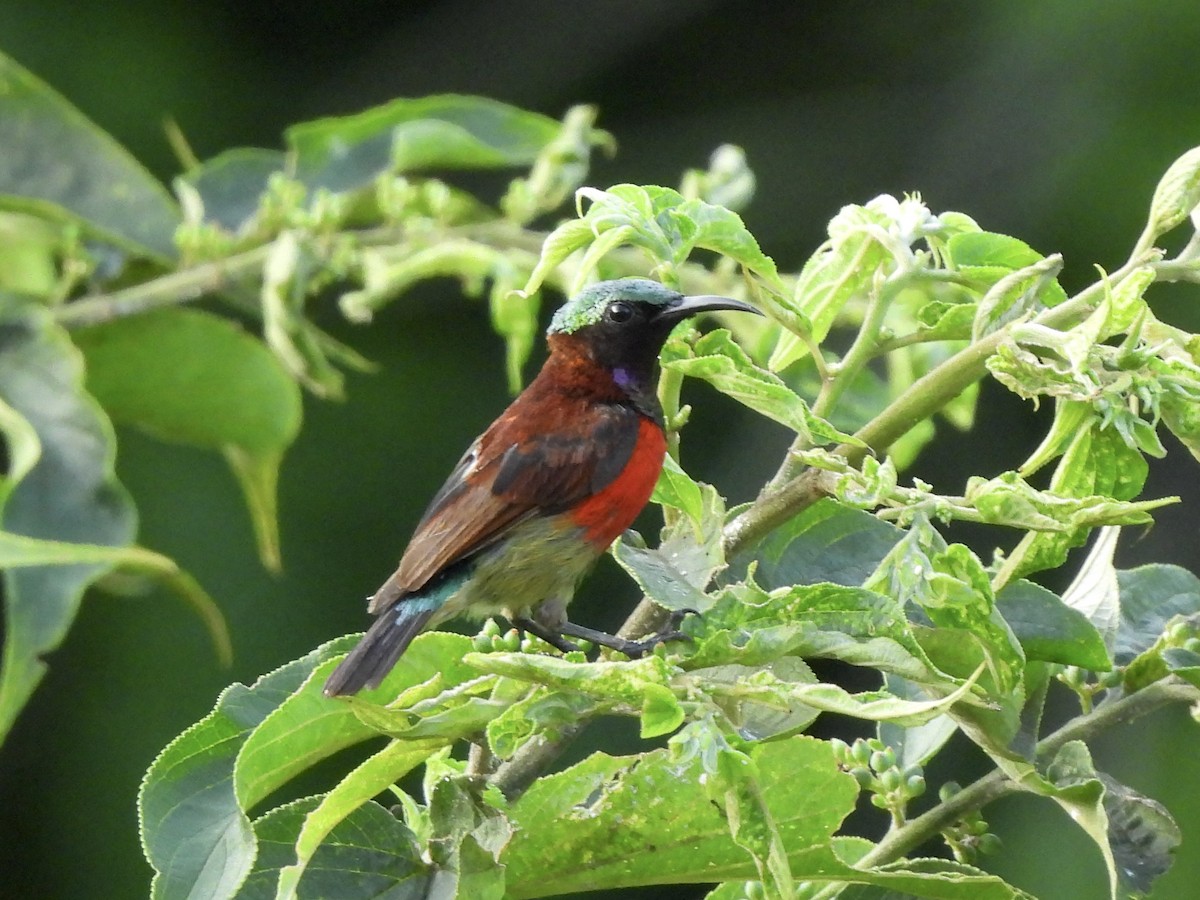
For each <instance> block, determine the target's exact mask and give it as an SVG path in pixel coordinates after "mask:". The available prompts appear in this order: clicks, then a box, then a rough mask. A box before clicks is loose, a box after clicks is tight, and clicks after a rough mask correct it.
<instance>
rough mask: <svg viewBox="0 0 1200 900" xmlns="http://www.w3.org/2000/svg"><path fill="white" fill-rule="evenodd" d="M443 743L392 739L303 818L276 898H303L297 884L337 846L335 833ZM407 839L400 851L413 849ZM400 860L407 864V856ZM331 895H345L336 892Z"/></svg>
mask: <svg viewBox="0 0 1200 900" xmlns="http://www.w3.org/2000/svg"><path fill="white" fill-rule="evenodd" d="M442 746H444V744H443V742H441V741H436V740H425V741H392V742H391V743H390V744H388V746H387V747H385V748H384V749H383V750H380V751H379V752H378V753H376V754H374V755H372V756H370V757H368V758H367V759H366V760H365V761H364V762H362V763H361V764H360V765H358V766H357V767H355V768H354V769H353V770H352V771H351V772H350V773H349V774H348V775H346V777H345V778H343V779H342V780H341V781H340V782H339V783H338V785H337V787H335V788H334V789H333V790H331V791H330V792H329V793H327V794H325V795H324V796H323V797H322V798H321V800H320V802H319V803H317V804H316V806H314V807H313V808H312V809H311V810H309V811H308V812H307V813H306V815H305V816H304V821H303V824H302V825H301V826H300V829H299V831H298V833H297V835H296V841H295V846H294V859H295V861H294V862H293V863H291V864H290V865H286V866H282V867H281V868H280V872H279V885H278V889H277V891H276V893H275V894H274V895H273V896H274V897H276V898H277V900H289V898H295V897H297V896H299V893H298V890H299V887H300V885H301V883H302V882H303V881H304V880H305V876H307V875H308V874H309V867H310V865H312V864H313V863H314V862H316V861H317V859H318V858H319V856H320V854H321V851H322V849H323V848H325V847H329V846H331V845H332V846H336V843H335V841H336V838H335V835H336V832H337V831H338V830H339V829H342V828H345V827H346V825H347V823H351V827H353V823H354V820H355V818H356V817H357V816H359V815H361V813H360V810H362V809H363V808H364V807H367V808H369V807H372V806H374V804H372V803H369V802H368V801H369V800H370V799H371V798H372V797H375V796H376V795H378V794H380V793H382V792H383V791H385V790H387V789H388V787H389V786H391V785H392V784H394V783H395V782H396V781H398V780H399V779H400V778H402V777H403V776H404V775H406V774H407V773H408V772H410V771H412V770H413V769H414V768H416V767H417V766H419V765H420V764H421V763H423V762H424V761H425V760H426V759H428V758H429V757H430V756H431V755H432V754H433V753H435V752H436V751H437V750H439V749H440V748H441V747H442ZM405 830H406V831H407V829H405ZM405 843H407V844H408V846H407V847H406V846H405ZM405 843H402V844H401V845H400V848H401V849H409V848H410V847H411V842H405ZM394 849H395V848H393V852H394ZM401 860H402V861H403V862H409V860H407V859H405V857H404V856H401ZM410 865H411V863H410ZM407 868H408V867H407V866H406V867H405V869H407ZM331 896H338V897H340V896H342V894H341V892H340V891H335V892H333V894H331Z"/></svg>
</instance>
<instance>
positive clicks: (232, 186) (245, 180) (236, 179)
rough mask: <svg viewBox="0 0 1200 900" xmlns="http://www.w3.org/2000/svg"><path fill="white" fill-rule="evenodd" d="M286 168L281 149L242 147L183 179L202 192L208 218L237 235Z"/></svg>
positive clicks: (206, 161) (255, 212)
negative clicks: (269, 184)
mask: <svg viewBox="0 0 1200 900" xmlns="http://www.w3.org/2000/svg"><path fill="white" fill-rule="evenodd" d="M286 167H287V157H286V156H285V155H284V154H283V153H282V152H281V151H279V150H259V149H257V148H238V149H235V150H227V151H225V152H224V153H221V154H219V155H218V156H214V157H213V158H212V159H208V160H205V161H204V162H203V163H201V164H200V165H199V166H197V167H196V168H194V169H191V170H190V171H188V172H187V173H186V174H184V175H183V176H181V180H182V181H183V182H185V183H186V184H188V185H190V186H191V187H192V188H193V189H195V191H196V192H197V193H198V194H199V196H200V202H201V204H202V206H203V208H204V221H206V222H215V223H217V224H218V225H220V226H221V227H222V228H224V229H225V230H227V231H230V232H233V233H235V234H236V233H237V232H238V231H240V230H241V229H242V228H243V227H244V226H246V225H247V224H249V223H250V222H252V221H253V220H254V217H255V216H256V214H257V213H258V206H259V199H260V198H261V197H262V195H263V194H264V193H265V192H266V190H267V183H268V181H269V180H270V178H271V176H272V175H274V174H275V173H276V172H283V171H284V170H285V168H286Z"/></svg>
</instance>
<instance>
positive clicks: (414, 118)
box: [286, 94, 560, 192]
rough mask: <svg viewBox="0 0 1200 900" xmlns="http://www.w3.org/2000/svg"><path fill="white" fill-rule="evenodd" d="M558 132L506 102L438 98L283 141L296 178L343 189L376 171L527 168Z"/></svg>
mask: <svg viewBox="0 0 1200 900" xmlns="http://www.w3.org/2000/svg"><path fill="white" fill-rule="evenodd" d="M559 130H560V125H559V123H558V122H556V121H555V120H554V119H551V118H549V117H547V116H542V115H539V114H537V113H532V112H527V111H525V110H522V109H518V108H517V107H514V106H509V105H508V104H506V103H500V102H498V101H495V100H488V99H486V98H483V97H469V96H460V95H455V94H443V95H440V96H432V97H421V98H417V99H411V100H410V99H400V100H393V101H392V102H390V103H387V104H384V105H382V106H377V107H374V108H373V109H368V110H365V111H364V112H361V113H356V114H355V115H351V116H341V117H337V118H328V119H319V120H317V121H314V122H304V123H302V124H299V125H293V126H292V127H291V128H289V129H288V130H287V132H286V137H287V144H288V147H289V148H290V151H291V154H292V158H293V165H294V171H295V177H296V178H298V179H299V180H300V181H302V182H304V183H305V184H307V185H308V186H309V187H310V188H318V187H324V188H328V189H329V190H331V191H336V192H342V191H349V190H354V189H355V188H359V187H362V186H364V185H366V184H367V183H368V182H370V181H371V180H372V179H374V178H375V176H376V175H379V174H380V173H382V172H412V171H418V170H424V169H492V168H500V167H505V166H519V165H524V164H528V163H532V162H533V161H534V160H535V159H537V156H538V153H539V152H540V151H541V149H542V148H543V147H544V146H545V145H546V144H548V143H549V142H550V141H552V140H554V138H555V137H557V136H558V133H559Z"/></svg>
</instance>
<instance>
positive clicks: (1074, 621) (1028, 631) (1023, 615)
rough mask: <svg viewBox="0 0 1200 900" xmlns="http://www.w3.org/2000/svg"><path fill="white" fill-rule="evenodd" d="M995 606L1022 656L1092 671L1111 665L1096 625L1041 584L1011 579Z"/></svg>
mask: <svg viewBox="0 0 1200 900" xmlns="http://www.w3.org/2000/svg"><path fill="white" fill-rule="evenodd" d="M996 608H997V609H998V610H999V611H1000V614H1001V615H1002V616H1003V617H1004V621H1006V622H1007V623H1008V625H1009V627H1010V628H1011V629H1012V631H1013V634H1015V635H1016V636H1017V640H1018V641H1020V643H1021V649H1022V650H1024V651H1025V658H1026V659H1039V660H1044V661H1046V662H1055V663H1061V664H1062V665H1065V666H1079V667H1080V668H1083V669H1090V670H1091V671H1093V672H1098V671H1107V670H1108V669H1109V668H1111V667H1112V662H1111V661H1110V660H1109V657H1108V649H1107V648H1106V647H1105V645H1104V637H1103V636H1102V635H1101V634H1100V632H1099V631H1098V630H1097V629H1096V627H1095V626H1094V625H1092V623H1091V622H1089V621H1088V619H1087V617H1086V616H1085V615H1083V613H1081V612H1079V611H1078V610H1075V609H1072V608H1071V607H1069V606H1067V605H1066V604H1065V603H1063V601H1062V598H1061V597H1058V596H1056V595H1055V594H1053V593H1051V592H1050V591H1048V590H1046V589H1045V588H1044V587H1041V586H1040V585H1037V584H1034V583H1033V582H1031V581H1025V580H1024V579H1021V580H1019V581H1015V582H1012V583H1011V584H1009V585H1007V586H1006V587H1005V588H1004V589H1003V590H1002V591H1000V593H999V594H997V595H996Z"/></svg>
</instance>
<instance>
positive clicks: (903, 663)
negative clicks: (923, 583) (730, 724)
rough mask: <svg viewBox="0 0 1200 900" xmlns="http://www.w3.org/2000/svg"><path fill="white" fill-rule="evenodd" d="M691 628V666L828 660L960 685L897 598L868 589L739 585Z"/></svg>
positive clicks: (687, 659)
mask: <svg viewBox="0 0 1200 900" xmlns="http://www.w3.org/2000/svg"><path fill="white" fill-rule="evenodd" d="M684 627H685V628H686V629H689V630H690V633H691V634H692V637H693V643H692V645H691V646H690V647H689V648H688V649H687V650H685V651H684V652H685V655H684V656H683V658H681V659H680V661H679V663H680V665H681V666H683V667H684V668H686V669H689V670H692V669H697V668H706V667H709V666H723V665H729V664H737V665H744V666H761V665H763V664H764V663H768V662H771V661H773V660H777V659H779V658H781V657H785V656H802V657H805V658H812V657H824V658H829V659H839V660H842V661H843V662H846V663H850V664H851V665H859V666H870V667H872V668H877V669H881V670H883V671H885V672H895V673H896V674H899V675H903V676H904V677H906V678H909V679H910V680H913V681H917V682H920V683H923V684H934V685H938V686H939V687H944V688H948V689H950V690H953V688H954V687H955V686H957V684H958V683H961V682H960V681H956V680H955V679H951V678H949V677H948V676H946V675H944V674H943V673H941V672H939V671H938V670H937V669H936V668H935V667H934V666H933V665H932V664H931V663H930V662H929V659H928V657H927V656H926V655H925V651H924V650H922V649H921V645H920V644H919V643H918V641H917V639H916V637H915V636H914V634H913V631H912V628H911V627H910V625H909V623H908V621H907V620H906V619H905V618H904V612H903V609H902V608H901V606H900V605H899V604H898V603H897V602H896V600H895V599H894V598H892V597H887V596H885V595H883V594H878V593H876V592H874V591H869V590H864V589H862V588H850V587H843V586H840V585H833V584H814V585H795V586H792V587H783V588H779V589H777V590H774V591H771V592H770V593H767V592H764V591H762V589H761V588H757V587H754V586H747V585H734V586H732V587H730V588H728V589H726V591H725V592H724V594H723V595H722V596H721V598H720V600H718V602H717V604H716V605H715V606H714V607H713V608H712V609H711V610H709V612H708V613H706V614H705V615H704V616H703V617H702V618H701V619H700V620H699V621H698V622H697V623H695V624H692V620H689V621H688V622H687V623H685V626H684ZM975 665H978V660H977V661H976V663H975ZM971 668H972V669H973V668H974V666H972V667H971ZM970 672H971V669H967V671H966V673H965V674H964V675H963V677H964V678H965V677H966V676H967V675H970Z"/></svg>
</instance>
